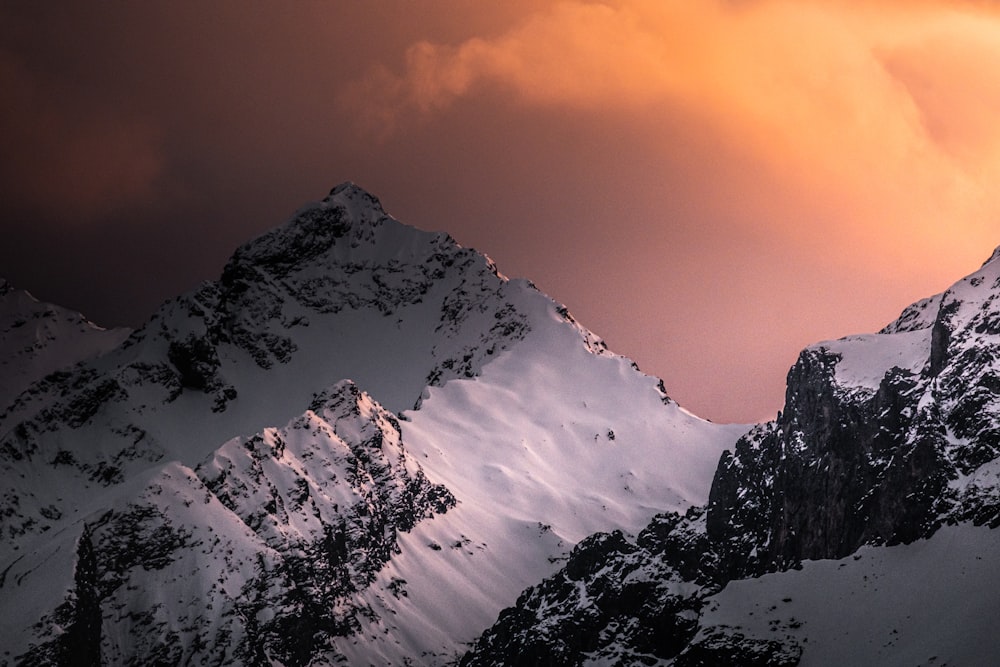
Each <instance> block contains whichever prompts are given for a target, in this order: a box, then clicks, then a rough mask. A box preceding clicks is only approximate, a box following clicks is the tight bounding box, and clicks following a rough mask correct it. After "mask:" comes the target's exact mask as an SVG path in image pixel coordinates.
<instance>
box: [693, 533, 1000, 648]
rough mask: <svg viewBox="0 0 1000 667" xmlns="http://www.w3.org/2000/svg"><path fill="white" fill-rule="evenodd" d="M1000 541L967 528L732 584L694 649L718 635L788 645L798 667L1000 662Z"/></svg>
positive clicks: (718, 598)
mask: <svg viewBox="0 0 1000 667" xmlns="http://www.w3.org/2000/svg"><path fill="white" fill-rule="evenodd" d="M998 553H1000V532H998V531H996V530H990V529H988V528H977V527H975V526H971V525H961V526H954V527H951V526H949V527H945V528H942V529H941V530H940V531H938V532H937V533H936V534H935V535H934V536H933V537H931V538H930V539H926V540H918V541H916V542H913V543H912V544H906V545H897V546H893V547H862V548H861V549H859V550H858V551H857V553H856V554H855V555H854V556H852V557H849V558H845V559H842V560H836V561H834V560H823V561H806V562H805V563H803V565H802V569H801V570H790V571H787V572H781V573H775V574H767V575H764V576H763V577H760V578H757V579H745V580H741V581H734V582H732V583H730V584H729V585H728V586H727V587H726V588H725V589H724V590H723V591H721V592H720V593H718V594H716V595H714V596H712V597H709V598H707V600H706V605H707V610H706V611H705V613H704V615H703V617H702V628H701V630H700V631H699V635H698V637H697V638H696V640H695V641H700V640H702V639H703V638H704V637H706V636H708V635H709V634H711V633H712V632H714V631H717V630H719V628H721V627H725V628H726V629H727V632H739V633H742V634H744V635H745V636H747V637H752V638H757V639H763V640H773V639H776V638H778V637H787V638H789V639H791V640H793V641H795V642H797V643H798V644H799V646H801V648H802V658H801V662H800V663H799V665H800V667H835V666H839V665H881V666H884V667H903V666H904V665H906V666H912V665H926V666H928V667H930V666H932V665H933V666H941V665H956V666H957V665H990V664H993V663H994V662H995V660H996V656H997V655H1000V634H998V633H997V632H996V624H997V619H998V618H1000V596H998V595H997V590H998V587H1000V573H998V571H997V569H996V559H995V555H996V554H998Z"/></svg>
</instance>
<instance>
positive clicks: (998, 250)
mask: <svg viewBox="0 0 1000 667" xmlns="http://www.w3.org/2000/svg"><path fill="white" fill-rule="evenodd" d="M998 257H1000V246H997V247H996V249H995V250H994V251H993V254H992V255H990V258H989V259H988V260H986V261H985V262H983V266H986V265H987V264H989V263H990V262H993V261H995V260H996V259H997V258H998Z"/></svg>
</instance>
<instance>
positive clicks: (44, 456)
mask: <svg viewBox="0 0 1000 667" xmlns="http://www.w3.org/2000/svg"><path fill="white" fill-rule="evenodd" d="M9 312H10V313H12V314H10V315H8V318H12V319H13V322H11V321H10V319H6V320H4V321H3V323H2V324H0V326H5V327H15V328H16V326H23V325H16V322H17V321H20V320H21V319H25V318H26V316H25V315H24V313H23V312H22V311H21V310H19V309H16V308H15V309H12V310H11V311H9ZM57 333H58V332H57ZM124 335H125V334H124V333H122V332H111V333H109V334H107V336H106V337H102V338H101V339H100V342H99V343H98V342H96V339H95V342H94V343H93V344H92V345H91V347H87V346H85V345H84V344H82V343H80V344H79V345H78V344H77V343H76V342H72V343H69V342H67V343H66V345H65V348H64V347H63V345H62V341H64V340H66V341H68V340H69V339H64V338H62V334H61V333H60V334H59V335H58V336H56V338H55V340H54V342H53V343H52V344H51V345H50V347H52V349H53V350H56V349H59V350H61V349H69V350H74V352H73V354H71V355H70V356H69V357H66V358H61V357H57V356H53V359H56V360H55V361H52V362H51V363H50V364H49V365H46V366H44V367H42V366H40V368H41V369H42V370H39V371H34V375H32V376H30V377H29V376H27V375H25V376H23V378H22V379H19V380H18V382H17V383H16V384H14V383H12V384H11V385H10V386H11V387H12V390H11V394H12V395H11V397H10V400H9V401H6V405H7V407H6V410H5V411H4V412H3V414H2V416H0V479H2V481H3V487H4V488H3V494H4V495H3V504H2V507H0V663H8V664H29V665H30V664H60V663H67V662H72V663H74V664H83V663H88V662H89V663H96V662H98V661H103V662H105V663H106V664H137V665H138V664H143V665H145V664H181V663H183V664H234V663H235V664H284V665H307V664H314V665H321V664H337V663H345V664H352V665H357V664H404V663H408V662H409V663H412V664H442V663H444V662H447V661H449V660H451V659H453V658H457V657H458V656H460V655H461V654H462V653H463V652H464V651H465V649H466V648H467V644H468V643H469V642H471V641H472V640H473V639H475V637H476V636H477V635H478V634H479V633H480V632H481V631H482V630H483V628H485V627H487V626H488V625H489V624H490V623H492V622H493V621H494V620H495V619H496V616H497V614H498V612H499V611H500V610H501V609H502V608H504V607H507V606H510V605H512V604H514V602H515V600H516V598H517V595H518V593H519V592H520V591H521V590H522V589H524V588H525V587H526V586H528V585H530V584H532V583H534V582H537V581H539V580H541V579H542V578H543V577H545V576H548V575H550V574H552V573H554V572H556V571H557V569H558V568H559V567H560V564H561V563H562V562H563V561H564V559H565V558H566V556H567V554H568V552H569V551H570V550H571V549H572V548H573V547H574V545H575V544H576V543H577V542H578V541H580V540H581V539H583V538H584V537H586V536H587V535H589V534H591V533H594V532H596V531H608V530H614V529H619V530H624V531H628V532H635V531H638V530H639V529H641V528H642V527H643V526H644V525H645V524H646V523H647V522H648V521H649V520H650V519H651V518H652V517H653V516H654V515H656V514H658V513H662V512H671V511H675V512H676V511H684V510H685V509H686V508H688V507H690V506H692V505H704V504H705V503H706V502H707V501H708V498H709V490H710V485H711V481H712V477H713V474H714V473H715V468H716V463H717V461H718V460H719V456H720V455H721V453H722V452H723V450H724V449H726V448H727V447H732V446H733V443H734V442H735V441H736V439H737V438H738V437H739V436H740V435H742V434H743V433H744V432H745V431H746V428H745V427H740V426H720V425H715V424H711V423H708V422H706V421H703V420H700V419H698V418H696V417H694V416H692V415H690V414H689V413H687V412H686V411H684V410H683V409H681V408H680V407H678V406H677V405H676V404H675V403H674V402H673V401H672V400H670V399H669V398H668V397H667V396H666V394H665V392H664V389H663V386H662V383H660V382H659V381H658V380H657V379H656V378H652V377H649V376H646V375H644V374H643V373H641V372H639V370H638V369H637V368H636V367H635V365H634V364H632V363H631V362H630V361H629V360H627V359H624V358H622V357H619V356H617V355H614V354H611V353H610V352H608V351H607V349H606V348H605V346H604V344H603V343H602V342H601V340H600V339H599V338H597V337H596V336H595V335H593V334H592V333H590V332H589V331H587V330H585V329H584V328H582V327H581V326H580V325H579V324H577V323H576V322H575V321H574V320H573V318H572V317H571V316H570V315H569V313H568V312H567V311H566V309H565V308H563V307H562V306H560V305H558V304H557V303H555V302H553V301H552V300H550V299H549V298H548V297H546V296H545V295H543V294H541V293H540V292H539V291H538V290H536V289H535V288H534V287H533V286H532V285H531V284H530V283H529V282H527V281H522V280H513V281H512V280H508V279H507V278H505V277H503V276H502V275H500V274H499V273H498V272H497V270H496V267H495V266H494V265H493V264H492V262H490V261H489V260H488V259H487V258H485V257H484V256H482V255H479V254H477V253H475V252H474V251H472V250H469V249H465V248H462V247H460V246H458V245H457V244H456V243H455V242H454V241H453V240H452V239H451V238H450V237H448V236H447V235H445V234H439V233H427V232H422V231H419V230H416V229H413V228H410V227H406V226H404V225H402V224H400V223H398V222H396V221H395V220H394V219H392V218H391V217H389V216H388V215H387V214H386V213H385V212H384V211H383V210H382V208H381V206H380V205H379V203H378V201H377V199H375V198H374V197H373V196H372V195H370V194H368V193H366V192H364V191H363V190H361V189H360V188H358V187H356V186H354V185H352V184H344V185H341V186H338V187H337V188H335V189H334V190H333V191H332V192H331V193H330V195H329V196H328V197H327V198H326V199H324V200H323V201H322V202H319V203H316V204H313V205H309V206H307V207H305V208H303V209H302V210H300V211H299V212H297V213H296V214H295V215H294V216H293V217H292V219H291V220H290V221H289V222H288V223H287V224H285V225H284V226H282V227H280V228H277V229H275V230H273V231H272V232H269V233H267V234H265V235H264V236H262V237H260V238H258V239H255V240H253V241H251V242H249V243H247V244H246V245H244V246H242V247H241V248H239V249H238V250H237V251H236V252H235V253H234V255H233V256H232V258H231V259H230V261H229V262H228V263H227V265H226V266H225V268H224V270H223V272H222V276H221V278H220V279H219V280H218V281H215V282H210V283H205V284H203V285H202V286H200V287H199V288H198V289H196V290H195V291H193V292H191V293H188V294H185V295H183V296H180V297H178V298H176V299H174V300H172V301H170V302H168V303H166V304H164V305H163V307H161V308H160V310H159V311H157V313H155V314H154V315H153V316H152V318H151V319H150V320H149V321H148V322H147V323H146V325H145V326H143V327H142V328H140V329H138V330H137V331H135V332H133V333H132V334H131V335H129V336H128V338H127V340H124V341H122V340H121V338H122V337H123V336H124ZM115 336H117V338H114V337H115ZM73 340H74V341H75V340H76V338H74V339H73ZM118 343H120V344H118ZM112 348H113V349H112ZM76 362H79V363H76ZM68 363H75V365H73V366H67V365H66V364H68ZM25 366H26V365H25ZM15 391H16V393H15Z"/></svg>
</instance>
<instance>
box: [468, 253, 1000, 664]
mask: <svg viewBox="0 0 1000 667" xmlns="http://www.w3.org/2000/svg"><path fill="white" fill-rule="evenodd" d="M998 299H1000V251H998V252H995V253H994V254H993V256H992V257H991V258H990V259H989V260H988V261H987V262H986V263H985V264H984V265H983V267H982V268H981V269H980V270H979V271H977V272H975V273H973V274H972V275H970V276H968V277H966V278H964V279H963V280H961V281H959V282H958V283H956V284H955V285H953V286H952V287H951V288H950V289H948V290H947V291H945V292H944V293H943V294H939V295H937V296H934V297H931V298H929V299H925V300H923V301H920V302H918V303H916V304H914V305H912V306H910V307H909V308H907V309H905V310H904V311H903V313H902V315H901V316H900V317H899V319H897V320H896V321H894V322H893V323H891V324H889V325H888V326H887V327H885V328H884V329H883V330H882V331H880V332H879V333H878V334H872V335H863V336H850V337H847V338H844V339H840V340H836V341H828V342H823V343H819V344H817V345H814V346H811V347H809V348H807V349H806V350H804V351H803V352H802V353H801V355H800V356H799V359H798V361H797V363H796V364H795V366H794V367H793V368H792V369H791V371H790V372H789V374H788V389H787V394H786V400H785V406H784V410H783V411H782V412H781V414H779V416H778V418H777V419H776V420H775V421H773V422H769V423H766V424H761V425H758V426H756V427H754V428H753V429H752V430H750V432H749V433H747V434H746V435H745V436H744V437H742V438H740V439H739V441H738V442H737V443H736V445H735V447H734V448H733V449H732V450H730V451H726V452H725V453H724V454H723V456H722V458H721V460H720V462H719V467H718V470H717V471H716V473H715V477H714V480H713V482H712V489H711V493H710V496H709V502H708V503H707V505H706V506H704V507H692V508H691V509H689V510H687V511H686V512H684V513H683V514H679V513H665V514H661V515H658V516H657V517H655V518H654V519H653V520H652V521H651V522H650V523H649V524H648V525H647V526H646V527H645V528H644V529H643V530H642V531H641V532H640V533H638V535H637V536H636V537H635V538H632V537H629V536H628V535H626V534H623V533H622V532H620V531H614V532H611V533H599V534H595V535H592V536H590V537H588V538H586V539H584V540H582V541H581V542H580V543H579V544H578V545H577V546H576V547H575V548H574V550H573V552H572V554H571V555H570V557H569V559H568V560H567V562H566V564H565V566H564V567H563V568H562V569H561V570H560V571H559V572H557V573H555V574H554V575H552V576H551V577H549V578H547V579H545V580H544V581H543V582H542V583H540V584H537V585H535V586H533V587H531V588H529V589H527V590H526V591H525V592H524V593H523V594H522V595H521V596H520V598H519V599H518V602H517V604H516V605H514V606H512V607H510V608H508V609H506V610H504V611H503V612H502V613H501V614H500V616H499V618H498V621H497V623H495V624H494V625H493V626H492V627H491V628H490V629H489V630H487V631H486V632H485V633H484V634H483V635H482V636H481V637H480V638H479V639H478V640H477V643H476V645H475V646H474V648H473V650H471V651H470V652H469V653H468V654H467V655H466V656H465V657H464V658H463V661H462V664H463V665H497V664H504V665H517V664H552V665H556V664H559V665H572V664H649V665H654V664H661V665H673V666H674V667H688V666H694V665H722V664H727V665H728V664H732V665H799V664H801V665H846V664H851V665H876V664H877V665H914V664H920V665H943V664H948V665H988V664H994V663H995V661H996V656H997V655H998V654H1000V634H998V633H997V632H996V629H997V620H996V619H997V618H998V612H1000V597H998V596H997V594H996V591H997V587H998V584H1000V575H998V574H997V573H996V571H995V569H996V568H995V567H992V565H993V564H995V562H996V558H997V556H998V554H1000V551H998V548H1000V537H998V536H997V534H996V532H995V531H994V530H993V529H994V528H996V527H997V526H998V525H1000V456H998V455H1000V301H998Z"/></svg>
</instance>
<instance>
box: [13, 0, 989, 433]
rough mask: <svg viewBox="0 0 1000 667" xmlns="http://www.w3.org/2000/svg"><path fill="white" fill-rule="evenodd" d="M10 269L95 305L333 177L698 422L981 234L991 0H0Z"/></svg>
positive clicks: (748, 394)
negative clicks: (582, 328) (509, 286)
mask: <svg viewBox="0 0 1000 667" xmlns="http://www.w3.org/2000/svg"><path fill="white" fill-rule="evenodd" d="M0 90H2V91H3V94H2V98H3V99H2V101H0V124H2V132H0V225H2V236H0V275H2V276H5V277H6V278H8V279H9V280H10V281H11V282H13V283H14V284H15V285H17V286H19V287H23V288H26V289H29V290H31V291H32V292H33V293H34V294H35V295H36V296H38V297H39V298H42V299H44V300H49V301H55V302H58V303H62V304H64V305H68V306H71V307H73V308H76V309H78V310H81V311H83V312H85V313H86V314H87V315H88V316H90V317H91V318H92V319H94V320H95V321H98V322H100V323H103V324H106V325H120V324H128V325H138V324H141V323H142V322H143V321H144V320H145V319H146V317H147V316H148V315H149V314H150V313H151V312H152V311H153V310H154V309H155V307H156V306H157V305H158V304H159V303H160V302H161V301H162V300H163V299H165V298H168V297H170V296H172V295H174V294H176V293H179V292H181V291H184V290H187V289H190V288H191V287H193V286H194V285H196V284H197V283H198V282H199V281H201V280H205V279H211V278H215V277H217V276H218V274H219V272H220V270H221V267H222V265H223V263H224V262H225V260H226V258H227V257H228V255H229V253H230V252H231V251H232V250H233V248H234V247H235V246H237V245H238V244H239V243H241V242H242V241H244V240H246V239H248V238H250V237H251V236H253V235H255V234H257V233H260V232H262V231H263V230H265V229H267V228H269V227H271V226H274V225H276V224H279V223H281V222H282V221H284V220H285V219H286V218H287V216H288V215H289V214H290V213H291V212H292V211H294V210H295V209H296V208H298V207H299V206H300V205H301V204H302V203H304V202H306V201H311V200H316V199H320V198H322V197H323V196H324V195H325V194H326V193H327V192H328V191H329V189H330V188H331V187H332V186H333V185H335V184H336V183H339V182H341V181H344V180H353V181H355V182H356V183H358V184H359V185H361V186H362V187H365V188H366V189H368V190H370V191H371V192H373V193H374V194H376V195H378V196H379V197H380V198H381V199H382V202H383V204H384V205H385V207H386V209H387V210H388V211H389V212H390V213H391V214H392V215H394V216H395V217H396V218H398V219H400V220H402V221H403V222H406V223H409V224H412V225H415V226H417V227H420V228H423V229H429V230H444V231H447V232H449V233H451V234H452V235H453V236H454V237H455V238H456V239H458V241H459V242H460V243H462V244H463V245H466V246H471V247H474V248H476V249H477V250H480V251H483V252H485V253H486V254H488V255H490V256H491V257H492V258H493V259H495V260H496V261H497V263H498V264H499V266H500V268H501V270H502V271H503V272H504V273H505V274H507V275H509V276H519V277H527V278H530V279H532V280H533V281H534V282H535V283H536V284H537V285H538V286H539V287H540V288H541V289H543V290H544V291H546V292H547V293H548V294H550V295H551V296H553V297H554V298H556V299H557V300H559V301H562V302H564V303H565V304H567V306H568V307H569V309H570V310H571V311H572V312H573V313H574V314H575V315H576V316H577V318H578V319H579V320H581V321H582V322H583V323H584V324H585V325H586V326H588V327H589V328H591V329H592V330H594V331H595V332H596V333H598V334H599V335H601V336H603V337H604V338H605V340H606V341H607V342H608V344H609V345H610V346H611V348H612V349H614V350H615V351H617V352H620V353H622V354H625V355H627V356H630V357H632V358H633V359H635V360H636V361H637V362H638V363H639V365H640V367H641V368H642V369H643V370H645V371H647V372H649V373H652V374H656V375H659V376H661V377H663V378H664V380H665V382H666V386H667V389H668V391H669V392H670V393H671V395H672V396H673V397H674V398H676V399H677V400H678V401H680V403H681V404H682V405H685V406H686V407H688V408H689V409H691V410H692V411H694V412H696V413H697V414H700V415H702V416H705V417H708V418H711V419H714V420H717V421H756V420H760V419H765V418H770V417H773V415H774V412H775V411H776V410H777V409H778V408H779V407H780V405H781V402H782V399H783V392H784V375H785V373H786V371H787V369H788V366H789V365H790V364H791V363H792V362H793V361H794V360H795V357H796V355H797V353H798V351H799V349H800V348H802V347H803V346H805V345H807V344H809V343H811V342H814V341H817V340H822V339H827V338H834V337H839V336H842V335H846V334H850V333H858V332H866V331H873V330H877V329H878V328H880V327H881V326H882V325H884V324H885V323H886V322H888V321H889V320H891V319H893V318H894V317H895V316H896V315H897V314H898V313H899V311H900V310H901V309H902V308H903V307H904V306H906V305H907V304H908V303H910V302H912V301H914V300H916V299H918V298H921V297H923V296H927V295H930V294H932V293H935V292H938V291H941V290H942V289H944V288H946V287H947V286H948V285H949V284H950V283H951V282H953V281H954V280H956V279H958V278H960V277H962V276H963V275H965V274H967V273H969V272H971V271H973V270H975V269H976V268H978V266H979V265H980V264H981V263H982V261H984V260H985V259H986V258H987V257H988V256H989V255H990V253H991V252H992V250H993V248H994V246H995V245H997V244H998V243H1000V234H998V233H997V232H998V230H1000V224H998V222H1000V187H997V183H998V182H1000V180H998V176H1000V123H998V122H997V120H996V119H997V118H1000V6H998V5H997V4H994V3H991V2H973V1H971V0H969V1H961V0H951V1H947V0H928V1H926V2H925V1H922V0H906V1H903V0H867V1H865V2H860V1H858V2H855V1H853V0H846V1H845V0H840V1H837V2H835V1H833V0H830V1H826V0H795V1H787V2H785V1H779V0H728V1H723V0H714V1H713V0H602V1H594V2H587V1H583V0H569V1H565V2H549V1H545V0H504V1H503V2H495V3H494V2H486V1H485V0H395V1H389V0H366V1H365V2H354V1H349V0H342V1H339V2H333V1H328V2H321V1H313V2H300V3H294V4H289V3H277V2H255V1H254V2H242V1H241V2H209V3H205V2H192V1H187V0H182V1H181V2H176V1H170V2H158V1H143V2H117V1H112V2H101V3H80V2H68V3H55V2H53V3H29V2H11V1H8V0H0Z"/></svg>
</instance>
